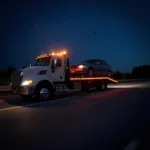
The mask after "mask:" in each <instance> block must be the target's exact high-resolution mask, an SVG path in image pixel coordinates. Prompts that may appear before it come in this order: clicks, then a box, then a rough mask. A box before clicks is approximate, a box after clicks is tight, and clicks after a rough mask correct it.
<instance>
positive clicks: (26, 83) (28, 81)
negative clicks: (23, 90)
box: [21, 80, 32, 86]
mask: <svg viewBox="0 0 150 150" xmlns="http://www.w3.org/2000/svg"><path fill="white" fill-rule="evenodd" d="M31 83H32V80H26V81H23V82H22V84H21V85H22V86H26V85H30V84H31Z"/></svg>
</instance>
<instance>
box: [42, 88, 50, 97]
mask: <svg viewBox="0 0 150 150" xmlns="http://www.w3.org/2000/svg"><path fill="white" fill-rule="evenodd" d="M48 97H49V90H48V89H47V88H42V89H41V90H40V98H41V99H47V98H48Z"/></svg>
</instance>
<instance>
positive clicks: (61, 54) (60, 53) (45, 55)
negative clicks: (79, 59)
mask: <svg viewBox="0 0 150 150" xmlns="http://www.w3.org/2000/svg"><path fill="white" fill-rule="evenodd" d="M67 54H68V53H67V51H62V52H57V53H55V52H52V53H51V54H44V55H39V56H37V57H36V59H40V58H45V57H49V56H64V55H67Z"/></svg>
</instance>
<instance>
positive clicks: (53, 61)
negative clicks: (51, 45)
mask: <svg viewBox="0 0 150 150" xmlns="http://www.w3.org/2000/svg"><path fill="white" fill-rule="evenodd" d="M55 60H56V59H54V58H53V59H52V63H51V69H55V66H56V65H55V64H56V62H55Z"/></svg>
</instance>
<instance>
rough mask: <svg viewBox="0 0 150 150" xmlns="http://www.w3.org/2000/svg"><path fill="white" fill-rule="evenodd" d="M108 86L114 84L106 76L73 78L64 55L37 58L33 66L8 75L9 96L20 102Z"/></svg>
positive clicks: (55, 53) (46, 55)
mask: <svg viewBox="0 0 150 150" xmlns="http://www.w3.org/2000/svg"><path fill="white" fill-rule="evenodd" d="M109 83H117V81H116V80H114V79H112V78H110V77H107V76H100V77H97V76H94V77H89V76H83V75H81V76H72V75H71V71H70V63H69V53H68V52H67V51H60V52H52V53H50V54H44V55H39V56H37V57H36V65H35V66H30V67H28V68H24V69H18V70H16V71H14V72H13V73H12V75H11V89H12V93H13V94H15V95H20V96H21V97H22V98H23V99H26V98H37V99H41V100H50V99H52V98H53V96H54V95H55V94H56V93H60V92H61V93H62V92H66V91H67V90H68V89H76V87H77V86H76V85H79V87H80V89H81V90H82V91H88V90H89V89H90V88H91V87H96V89H100V90H106V89H107V85H108V84H109ZM79 87H78V88H79Z"/></svg>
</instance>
